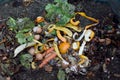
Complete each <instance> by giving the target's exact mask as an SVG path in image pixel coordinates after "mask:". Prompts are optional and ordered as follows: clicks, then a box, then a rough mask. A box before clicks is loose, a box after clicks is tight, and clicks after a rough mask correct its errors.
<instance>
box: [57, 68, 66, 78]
mask: <svg viewBox="0 0 120 80" xmlns="http://www.w3.org/2000/svg"><path fill="white" fill-rule="evenodd" d="M57 78H58V80H65V72H64V71H63V70H62V69H59V72H58V74H57Z"/></svg>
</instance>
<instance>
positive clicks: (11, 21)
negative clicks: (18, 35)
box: [6, 17, 17, 30]
mask: <svg viewBox="0 0 120 80" xmlns="http://www.w3.org/2000/svg"><path fill="white" fill-rule="evenodd" d="M6 24H7V25H8V27H9V28H10V29H11V30H15V29H17V23H16V20H15V19H14V18H12V17H10V18H9V20H8V21H7V23H6Z"/></svg>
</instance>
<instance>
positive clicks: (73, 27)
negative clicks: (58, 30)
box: [65, 23, 82, 32]
mask: <svg viewBox="0 0 120 80" xmlns="http://www.w3.org/2000/svg"><path fill="white" fill-rule="evenodd" d="M65 27H68V28H71V29H73V30H75V31H77V32H81V31H82V29H81V28H80V27H78V26H74V25H72V24H71V23H68V24H66V25H65Z"/></svg>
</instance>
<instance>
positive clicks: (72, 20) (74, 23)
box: [70, 18, 80, 27]
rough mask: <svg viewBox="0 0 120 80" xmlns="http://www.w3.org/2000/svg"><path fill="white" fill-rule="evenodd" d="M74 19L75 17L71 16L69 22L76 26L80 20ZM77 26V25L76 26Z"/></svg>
mask: <svg viewBox="0 0 120 80" xmlns="http://www.w3.org/2000/svg"><path fill="white" fill-rule="evenodd" d="M74 19H75V18H71V19H70V23H71V24H72V25H74V26H77V25H78V24H79V23H80V21H74ZM77 27H78V26H77Z"/></svg>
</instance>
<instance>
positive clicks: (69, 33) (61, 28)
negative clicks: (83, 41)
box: [55, 26, 73, 37]
mask: <svg viewBox="0 0 120 80" xmlns="http://www.w3.org/2000/svg"><path fill="white" fill-rule="evenodd" d="M55 29H56V30H60V31H63V32H64V33H66V34H67V35H68V36H70V37H72V35H73V33H72V32H71V31H70V30H69V29H67V28H65V27H60V26H57V27H55Z"/></svg>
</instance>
